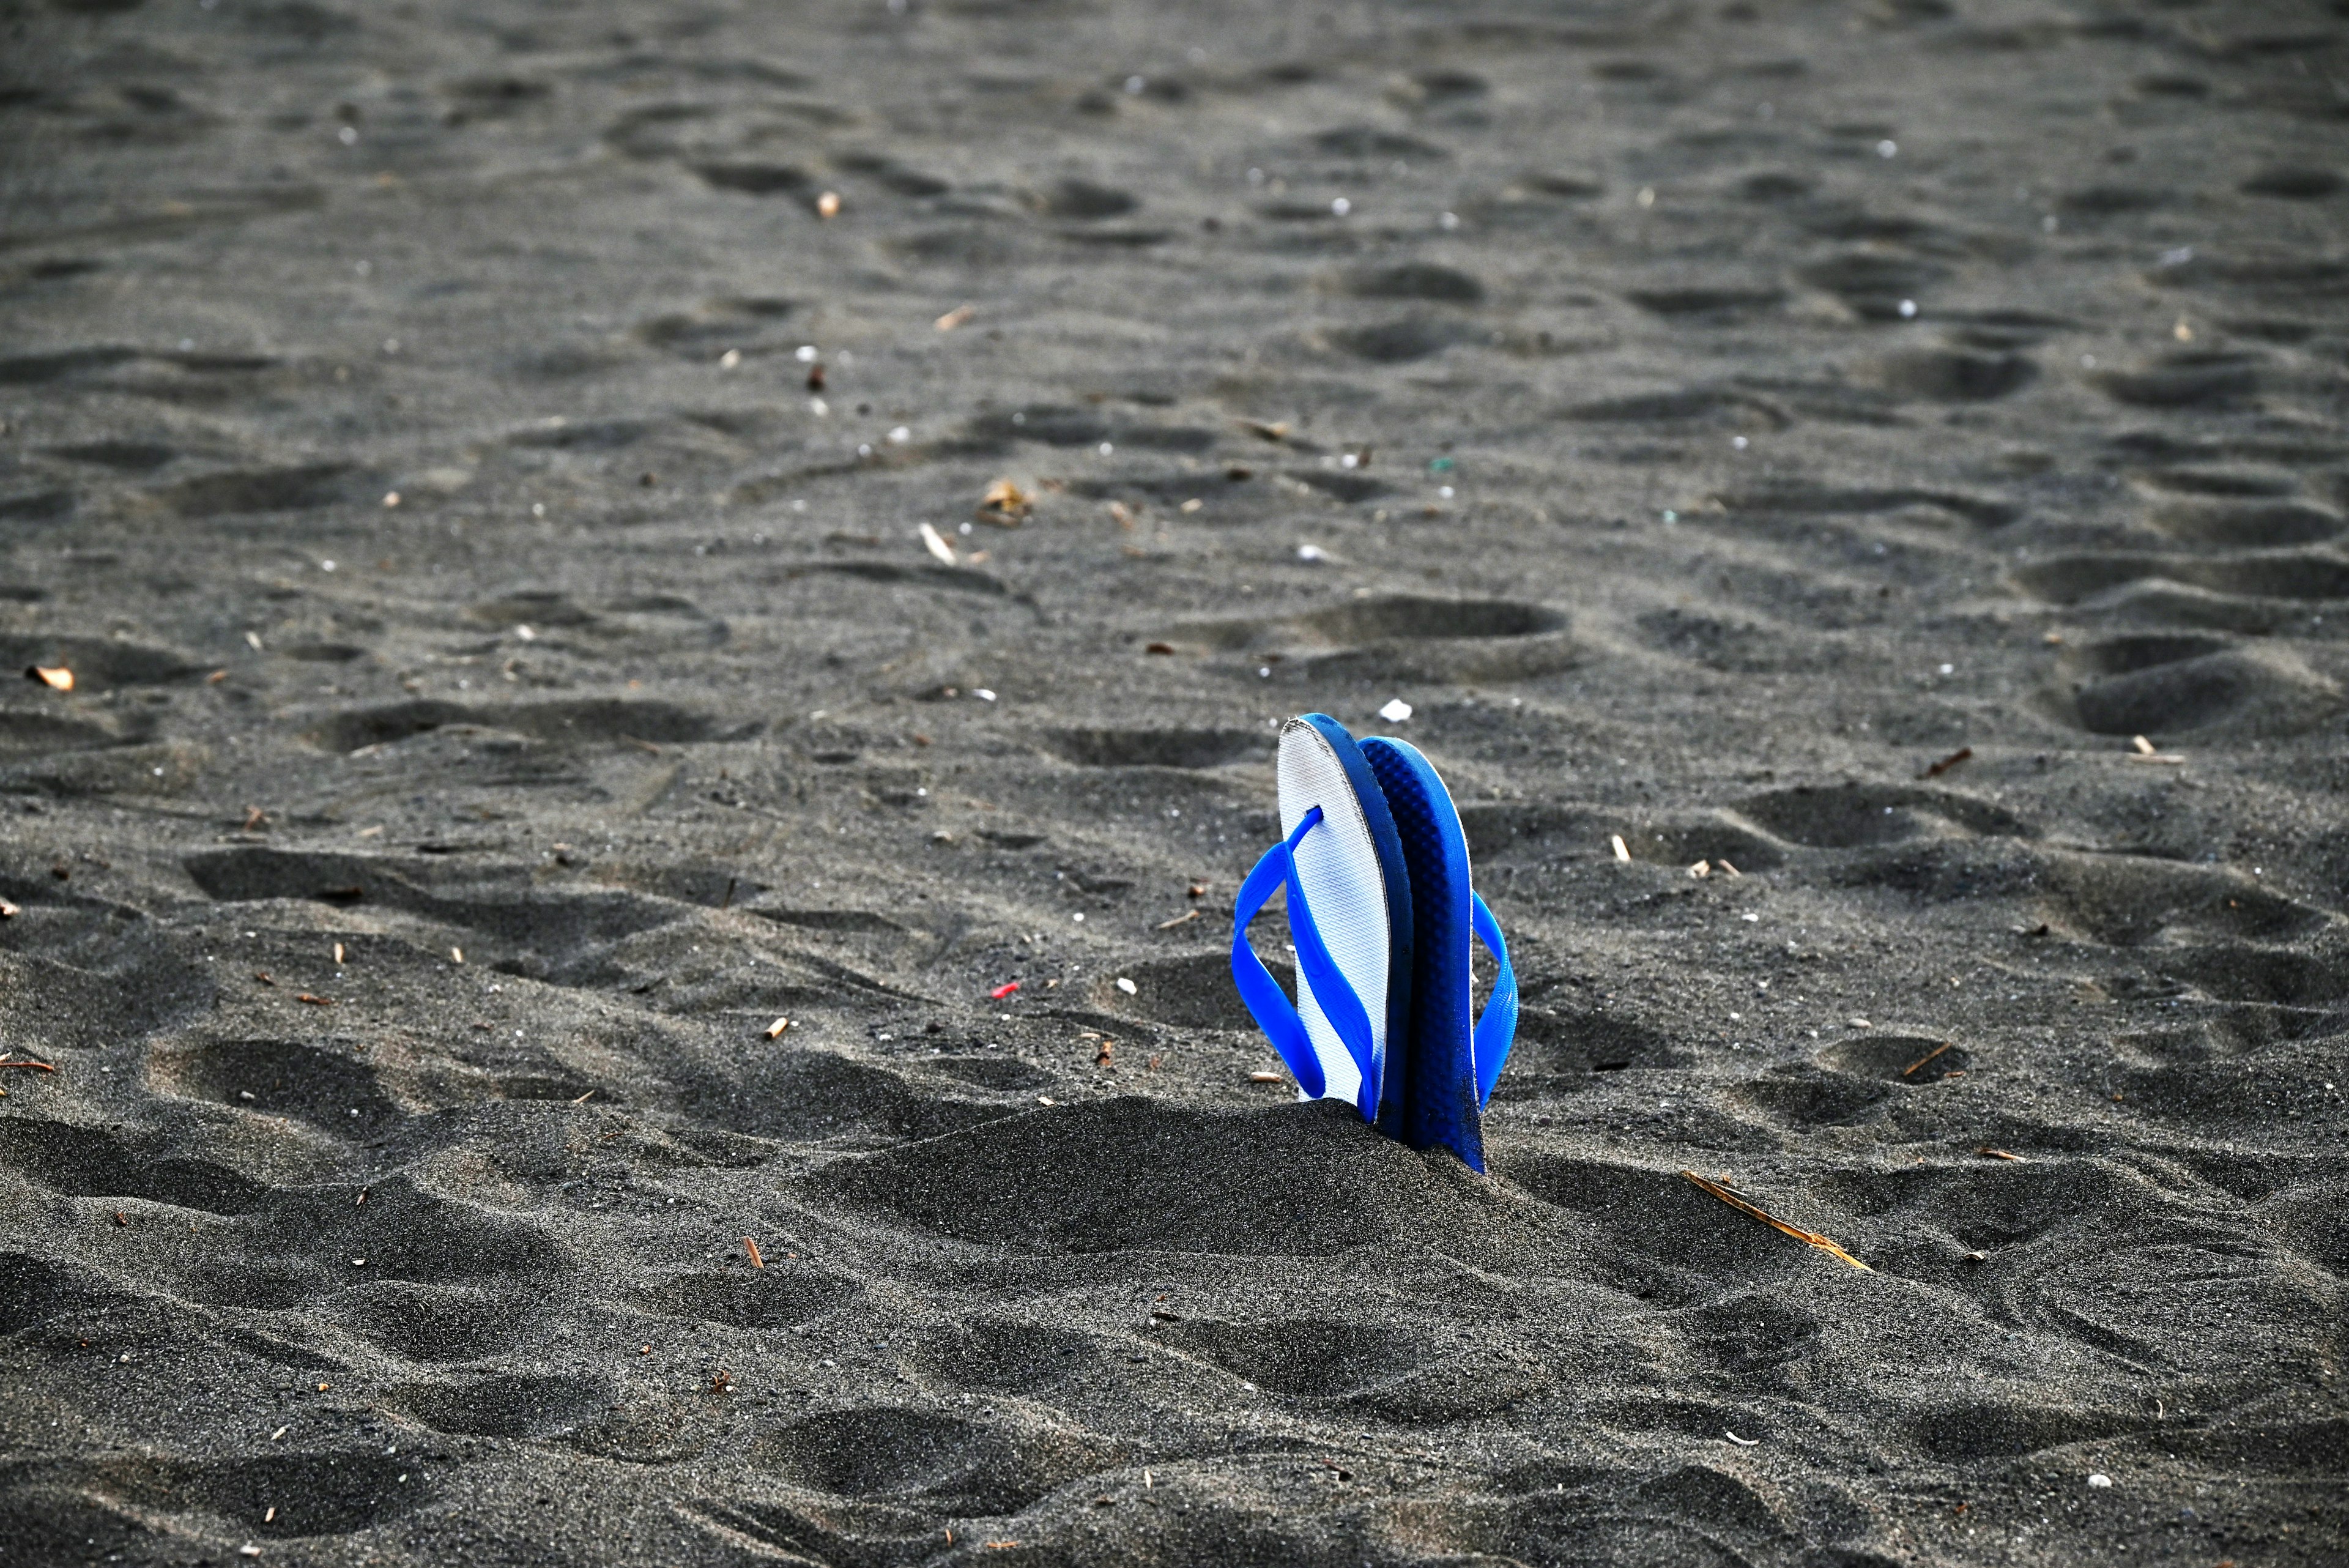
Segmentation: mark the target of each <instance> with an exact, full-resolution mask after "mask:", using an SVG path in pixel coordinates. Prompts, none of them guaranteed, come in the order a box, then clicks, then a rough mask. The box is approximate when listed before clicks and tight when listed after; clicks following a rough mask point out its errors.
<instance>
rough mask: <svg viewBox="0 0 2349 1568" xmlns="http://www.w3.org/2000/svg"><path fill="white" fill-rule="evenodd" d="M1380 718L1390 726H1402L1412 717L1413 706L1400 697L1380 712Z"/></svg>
mask: <svg viewBox="0 0 2349 1568" xmlns="http://www.w3.org/2000/svg"><path fill="white" fill-rule="evenodd" d="M1379 717H1380V718H1381V719H1384V720H1385V721H1386V722H1388V723H1390V724H1400V723H1402V722H1403V721H1404V720H1405V719H1408V718H1410V717H1411V704H1410V703H1408V702H1406V701H1403V700H1402V698H1400V697H1398V698H1396V699H1395V700H1394V701H1392V702H1389V703H1388V704H1387V705H1386V706H1385V707H1383V708H1381V709H1380V710H1379Z"/></svg>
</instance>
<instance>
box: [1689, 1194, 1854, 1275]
mask: <svg viewBox="0 0 2349 1568" xmlns="http://www.w3.org/2000/svg"><path fill="white" fill-rule="evenodd" d="M1681 1174H1682V1176H1684V1177H1686V1178H1688V1179H1689V1180H1691V1181H1692V1182H1694V1183H1695V1184H1696V1185H1697V1186H1698V1187H1699V1188H1700V1189H1702V1190H1704V1191H1706V1192H1709V1193H1711V1194H1713V1197H1715V1198H1718V1199H1721V1200H1722V1201H1723V1203H1726V1204H1728V1205H1729V1206H1730V1207H1731V1208H1732V1209H1734V1210H1737V1211H1738V1212H1739V1213H1741V1214H1744V1215H1746V1216H1748V1217H1749V1218H1752V1219H1755V1220H1761V1221H1762V1223H1764V1225H1767V1226H1769V1227H1770V1229H1772V1230H1773V1231H1778V1232H1779V1233H1780V1234H1781V1235H1786V1236H1792V1237H1793V1238H1794V1239H1795V1241H1801V1242H1803V1243H1805V1244H1806V1245H1807V1246H1812V1247H1816V1248H1817V1249H1818V1250H1819V1251H1822V1252H1825V1253H1826V1254H1827V1255H1828V1256H1830V1257H1835V1258H1841V1259H1842V1260H1843V1261H1844V1262H1847V1263H1849V1264H1850V1265H1851V1266H1852V1267H1853V1268H1855V1269H1857V1270H1858V1271H1859V1272H1861V1273H1863V1274H1872V1273H1874V1272H1876V1271H1875V1270H1874V1269H1871V1268H1869V1267H1868V1265H1867V1264H1866V1263H1863V1262H1860V1261H1859V1260H1858V1259H1857V1258H1855V1257H1853V1256H1852V1255H1851V1254H1850V1253H1849V1252H1847V1251H1844V1250H1843V1249H1842V1248H1841V1247H1838V1246H1837V1245H1836V1244H1835V1243H1834V1242H1833V1241H1828V1240H1827V1239H1826V1237H1825V1236H1822V1235H1820V1234H1819V1233H1818V1232H1817V1231H1806V1230H1804V1229H1802V1228H1801V1227H1800V1226H1797V1225H1789V1224H1787V1223H1786V1222H1785V1220H1780V1219H1778V1218H1776V1217H1775V1216H1774V1215H1772V1214H1769V1213H1767V1212H1765V1211H1764V1210H1763V1209H1762V1208H1761V1206H1760V1205H1759V1204H1756V1203H1753V1202H1750V1201H1748V1200H1747V1199H1744V1198H1741V1197H1739V1196H1738V1195H1737V1194H1736V1193H1734V1192H1733V1191H1731V1190H1730V1189H1728V1188H1726V1187H1723V1185H1722V1184H1721V1183H1719V1182H1718V1181H1707V1180H1706V1179H1704V1178H1703V1177H1702V1176H1699V1175H1698V1174H1697V1173H1696V1172H1695V1171H1693V1170H1683V1171H1682V1172H1681Z"/></svg>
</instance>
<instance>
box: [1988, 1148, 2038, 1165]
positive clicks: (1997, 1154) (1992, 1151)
mask: <svg viewBox="0 0 2349 1568" xmlns="http://www.w3.org/2000/svg"><path fill="white" fill-rule="evenodd" d="M1974 1152H1975V1153H1976V1154H1979V1155H1981V1156H1982V1157H1983V1158H1987V1159H2011V1160H2013V1161H2014V1163H2015V1164H2017V1165H2029V1164H2030V1163H2031V1162H2030V1161H2029V1160H2027V1159H2025V1158H2023V1157H2022V1156H2021V1155H2019V1154H2009V1153H2007V1152H2006V1150H2004V1149H2002V1148H1978V1149H1976V1150H1974Z"/></svg>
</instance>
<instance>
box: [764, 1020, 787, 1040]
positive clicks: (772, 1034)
mask: <svg viewBox="0 0 2349 1568" xmlns="http://www.w3.org/2000/svg"><path fill="white" fill-rule="evenodd" d="M791 1026H792V1021H791V1020H790V1019H788V1018H778V1019H776V1020H775V1021H774V1022H773V1023H770V1024H768V1025H767V1038H768V1039H770V1040H781V1038H782V1037H783V1031H784V1030H786V1029H789V1028H790V1027H791Z"/></svg>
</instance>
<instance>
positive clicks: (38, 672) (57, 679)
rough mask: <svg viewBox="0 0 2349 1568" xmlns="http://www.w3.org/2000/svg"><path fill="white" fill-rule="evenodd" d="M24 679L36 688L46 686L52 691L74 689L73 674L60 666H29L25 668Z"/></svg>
mask: <svg viewBox="0 0 2349 1568" xmlns="http://www.w3.org/2000/svg"><path fill="white" fill-rule="evenodd" d="M25 679H26V680H30V681H32V682H33V683H34V684H35V685H36V686H46V687H47V688H48V689H49V690H50V691H72V690H73V689H74V672H73V671H72V670H67V668H66V667H65V666H64V665H62V664H35V665H29V666H27V667H26V670H25Z"/></svg>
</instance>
